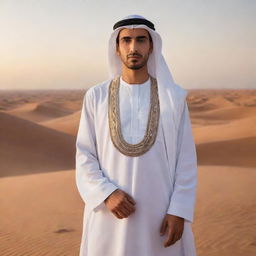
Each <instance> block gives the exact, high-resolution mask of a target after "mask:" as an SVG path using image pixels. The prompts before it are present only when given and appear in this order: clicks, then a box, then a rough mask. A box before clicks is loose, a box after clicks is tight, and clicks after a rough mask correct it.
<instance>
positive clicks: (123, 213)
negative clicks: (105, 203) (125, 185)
mask: <svg viewBox="0 0 256 256" xmlns="http://www.w3.org/2000/svg"><path fill="white" fill-rule="evenodd" d="M113 210H114V211H113V213H114V214H115V215H116V217H118V218H120V217H121V218H127V217H128V216H129V215H130V214H132V213H133V212H134V211H135V206H134V200H133V201H131V200H129V199H128V197H126V196H125V197H124V198H123V200H122V201H121V202H120V203H119V205H118V206H117V207H115V209H113ZM116 213H117V214H116Z"/></svg>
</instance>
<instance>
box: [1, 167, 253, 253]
mask: <svg viewBox="0 0 256 256" xmlns="http://www.w3.org/2000/svg"><path fill="white" fill-rule="evenodd" d="M198 174H199V179H198V181H199V185H198V191H197V203H196V211H195V219H194V223H193V224H192V228H193V230H194V234H195V240H196V245H197V252H198V256H220V255H221V256H230V255H232V256H233V255H236V256H245V255H246V256H254V255H255V239H254V237H255V236H254V234H255V232H254V231H255V225H256V221H255V218H254V215H253V211H254V209H255V202H254V201H255V200H254V197H255V186H254V181H255V178H256V172H255V170H254V169H253V168H238V167H226V166H218V167H213V166H200V167H199V173H198ZM74 175H75V173H74V170H70V171H59V172H53V173H41V174H32V175H26V176H17V177H5V178H1V179H0V194H1V195H2V194H5V195H8V196H7V197H2V198H1V205H0V212H1V217H2V219H4V220H5V221H4V222H2V223H1V243H0V251H1V253H2V254H1V255H39V252H40V255H49V256H56V255H63V256H69V255H78V250H79V246H80V239H81V234H82V211H83V202H82V199H81V197H80V195H79V194H78V192H77V189H76V186H75V176H74ZM14 187H15V189H13V188H14ZM135 200H136V199H135ZM21 213H22V214H21ZM17 214H18V215H19V217H17Z"/></svg>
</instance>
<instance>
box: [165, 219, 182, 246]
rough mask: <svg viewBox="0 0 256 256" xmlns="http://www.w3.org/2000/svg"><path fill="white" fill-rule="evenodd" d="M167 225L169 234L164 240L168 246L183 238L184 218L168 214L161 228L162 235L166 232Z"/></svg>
mask: <svg viewBox="0 0 256 256" xmlns="http://www.w3.org/2000/svg"><path fill="white" fill-rule="evenodd" d="M167 227H168V228H169V229H168V236H167V239H166V240H165V242H164V247H168V246H170V245H172V244H174V243H176V241H178V240H179V239H181V237H182V233H183V229H184V218H181V217H178V216H175V215H171V214H166V215H165V217H164V219H163V222H162V225H161V229H160V234H161V236H163V235H164V234H165V232H166V229H167Z"/></svg>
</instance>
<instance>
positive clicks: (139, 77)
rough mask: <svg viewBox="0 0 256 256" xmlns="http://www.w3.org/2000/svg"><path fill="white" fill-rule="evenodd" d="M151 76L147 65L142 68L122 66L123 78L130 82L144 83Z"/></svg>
mask: <svg viewBox="0 0 256 256" xmlns="http://www.w3.org/2000/svg"><path fill="white" fill-rule="evenodd" d="M148 78H149V74H148V69H147V67H142V68H141V69H137V70H134V69H128V68H124V67H123V68H122V79H123V80H124V81H125V82H126V83H128V84H143V83H145V82H146V81H147V80H148Z"/></svg>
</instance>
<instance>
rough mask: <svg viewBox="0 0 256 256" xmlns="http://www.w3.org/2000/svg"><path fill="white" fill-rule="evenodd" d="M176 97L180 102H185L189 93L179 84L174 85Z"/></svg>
mask: <svg viewBox="0 0 256 256" xmlns="http://www.w3.org/2000/svg"><path fill="white" fill-rule="evenodd" d="M174 91H175V96H176V97H177V98H178V101H180V100H185V99H186V97H187V94H188V91H187V90H186V89H184V88H183V87H181V86H180V85H179V84H176V83H175V84H174Z"/></svg>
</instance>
